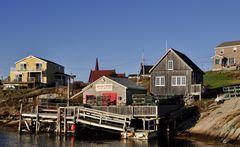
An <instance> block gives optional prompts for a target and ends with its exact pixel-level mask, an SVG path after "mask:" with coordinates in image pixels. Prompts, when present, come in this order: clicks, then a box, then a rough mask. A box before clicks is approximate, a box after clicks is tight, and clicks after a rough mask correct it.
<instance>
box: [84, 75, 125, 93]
mask: <svg viewBox="0 0 240 147" xmlns="http://www.w3.org/2000/svg"><path fill="white" fill-rule="evenodd" d="M102 79H108V80H109V81H112V82H113V83H116V84H117V85H120V86H122V87H124V88H126V89H127V87H126V86H124V85H122V84H119V83H117V82H115V81H113V80H112V79H110V78H108V77H106V76H102V77H101V78H99V79H97V80H96V81H94V82H92V83H91V84H89V85H88V86H86V87H85V88H83V89H82V91H83V92H84V91H86V90H88V89H89V88H92V87H93V85H94V84H95V83H97V82H98V81H100V80H102Z"/></svg>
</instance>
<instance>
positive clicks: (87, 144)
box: [0, 129, 234, 147]
mask: <svg viewBox="0 0 240 147" xmlns="http://www.w3.org/2000/svg"><path fill="white" fill-rule="evenodd" d="M5 146H7V147H8V146H9V147H15V146H16V147H79V146H82V147H138V146H139V147H140V146H143V147H144V146H145V147H155V146H160V147H221V146H222V147H232V146H234V145H225V144H220V143H216V142H214V141H212V142H209V141H199V140H196V139H191V140H190V139H182V138H181V139H180V138H175V139H172V140H171V141H169V140H163V139H162V140H161V139H159V140H158V139H153V140H150V141H140V140H118V139H115V140H100V139H91V140H83V139H81V138H76V137H74V136H67V137H61V138H60V137H59V136H56V135H55V134H38V135H29V134H23V135H18V133H16V132H14V131H11V130H9V129H1V130H0V147H5Z"/></svg>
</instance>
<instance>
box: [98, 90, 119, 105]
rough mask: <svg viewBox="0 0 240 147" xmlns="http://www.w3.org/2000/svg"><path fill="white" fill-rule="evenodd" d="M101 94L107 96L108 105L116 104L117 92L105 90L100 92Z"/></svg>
mask: <svg viewBox="0 0 240 147" xmlns="http://www.w3.org/2000/svg"><path fill="white" fill-rule="evenodd" d="M102 96H106V97H109V105H116V104H117V93H115V92H106V93H102Z"/></svg>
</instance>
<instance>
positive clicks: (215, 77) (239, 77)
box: [204, 71, 240, 89]
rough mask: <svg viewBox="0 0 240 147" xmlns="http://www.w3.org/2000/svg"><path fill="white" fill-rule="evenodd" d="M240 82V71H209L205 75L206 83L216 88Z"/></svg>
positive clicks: (210, 87)
mask: <svg viewBox="0 0 240 147" xmlns="http://www.w3.org/2000/svg"><path fill="white" fill-rule="evenodd" d="M236 84H240V71H215V72H214V71H209V72H206V73H205V75H204V85H205V86H206V87H207V88H209V89H216V88H221V87H225V86H230V85H236Z"/></svg>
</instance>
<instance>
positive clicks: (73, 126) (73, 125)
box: [71, 124, 76, 132]
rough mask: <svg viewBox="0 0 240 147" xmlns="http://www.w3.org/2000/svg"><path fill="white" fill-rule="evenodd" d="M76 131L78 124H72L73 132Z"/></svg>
mask: <svg viewBox="0 0 240 147" xmlns="http://www.w3.org/2000/svg"><path fill="white" fill-rule="evenodd" d="M75 130H76V124H72V126H71V131H73V132H75Z"/></svg>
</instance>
